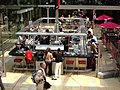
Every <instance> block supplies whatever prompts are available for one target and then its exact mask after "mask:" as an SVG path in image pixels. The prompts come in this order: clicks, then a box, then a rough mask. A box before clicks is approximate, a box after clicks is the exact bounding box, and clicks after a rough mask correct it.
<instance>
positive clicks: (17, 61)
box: [13, 58, 23, 72]
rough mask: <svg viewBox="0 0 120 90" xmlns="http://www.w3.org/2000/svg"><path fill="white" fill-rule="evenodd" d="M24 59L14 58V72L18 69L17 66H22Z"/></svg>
mask: <svg viewBox="0 0 120 90" xmlns="http://www.w3.org/2000/svg"><path fill="white" fill-rule="evenodd" d="M22 61H23V59H20V58H15V59H14V68H13V72H14V71H15V70H16V69H17V68H22V67H23V66H22Z"/></svg>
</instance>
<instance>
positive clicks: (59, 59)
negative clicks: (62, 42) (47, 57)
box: [52, 48, 62, 80]
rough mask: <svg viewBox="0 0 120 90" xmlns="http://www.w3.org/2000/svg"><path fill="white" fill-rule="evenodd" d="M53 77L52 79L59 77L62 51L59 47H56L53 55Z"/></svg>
mask: <svg viewBox="0 0 120 90" xmlns="http://www.w3.org/2000/svg"><path fill="white" fill-rule="evenodd" d="M55 62H56V65H55V77H54V78H52V80H57V78H59V77H60V75H61V71H62V52H61V50H60V48H58V50H57V53H56V55H55Z"/></svg>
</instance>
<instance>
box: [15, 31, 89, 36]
mask: <svg viewBox="0 0 120 90" xmlns="http://www.w3.org/2000/svg"><path fill="white" fill-rule="evenodd" d="M16 34H17V35H50V36H73V35H75V36H86V35H87V34H85V33H62V34H61V33H41V32H17V33H16Z"/></svg>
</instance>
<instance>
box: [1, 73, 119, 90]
mask: <svg viewBox="0 0 120 90" xmlns="http://www.w3.org/2000/svg"><path fill="white" fill-rule="evenodd" d="M47 81H48V82H49V83H50V84H51V85H52V87H51V88H50V89H49V90H120V82H119V81H118V79H117V78H108V79H99V78H96V74H95V72H87V73H79V74H72V73H67V74H66V75H61V77H60V78H58V79H57V80H51V78H50V77H47ZM3 82H4V85H5V88H6V90H36V86H35V84H34V83H32V81H31V73H27V74H26V73H10V72H7V77H3Z"/></svg>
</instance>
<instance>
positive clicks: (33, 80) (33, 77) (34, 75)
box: [31, 69, 42, 83]
mask: <svg viewBox="0 0 120 90" xmlns="http://www.w3.org/2000/svg"><path fill="white" fill-rule="evenodd" d="M39 70H41V71H42V69H39ZM37 72H38V70H36V71H35V72H33V73H32V76H31V79H32V82H33V83H36V80H35V77H36V75H37Z"/></svg>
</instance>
